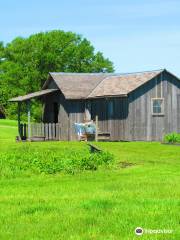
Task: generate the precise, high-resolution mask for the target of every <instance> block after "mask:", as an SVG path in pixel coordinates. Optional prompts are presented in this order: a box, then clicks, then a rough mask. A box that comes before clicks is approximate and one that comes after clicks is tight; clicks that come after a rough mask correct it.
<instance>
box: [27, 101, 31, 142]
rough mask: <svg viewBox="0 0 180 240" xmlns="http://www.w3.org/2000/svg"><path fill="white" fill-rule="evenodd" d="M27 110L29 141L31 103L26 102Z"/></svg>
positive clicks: (29, 136) (29, 134) (29, 137)
mask: <svg viewBox="0 0 180 240" xmlns="http://www.w3.org/2000/svg"><path fill="white" fill-rule="evenodd" d="M27 110H28V139H29V140H30V139H31V102H30V100H28V101H27Z"/></svg>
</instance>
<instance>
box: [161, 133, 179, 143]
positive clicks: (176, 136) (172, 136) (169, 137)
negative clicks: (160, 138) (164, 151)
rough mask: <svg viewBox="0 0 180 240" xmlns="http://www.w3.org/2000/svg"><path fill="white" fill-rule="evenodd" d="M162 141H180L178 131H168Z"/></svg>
mask: <svg viewBox="0 0 180 240" xmlns="http://www.w3.org/2000/svg"><path fill="white" fill-rule="evenodd" d="M164 141H165V142H167V143H180V134H179V133H175V132H172V133H169V134H167V135H165V136H164Z"/></svg>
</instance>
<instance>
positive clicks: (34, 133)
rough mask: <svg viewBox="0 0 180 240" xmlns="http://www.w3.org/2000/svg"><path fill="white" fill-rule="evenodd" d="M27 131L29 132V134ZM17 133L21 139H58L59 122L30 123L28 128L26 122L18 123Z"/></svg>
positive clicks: (59, 136) (59, 137) (59, 133)
mask: <svg viewBox="0 0 180 240" xmlns="http://www.w3.org/2000/svg"><path fill="white" fill-rule="evenodd" d="M28 129H30V131H28ZM28 132H29V133H30V134H29V136H28ZM19 134H20V138H21V139H22V140H25V139H29V140H32V141H38V140H40V141H43V140H46V141H47V140H60V139H61V128H60V123H31V125H30V128H28V124H20V129H19Z"/></svg>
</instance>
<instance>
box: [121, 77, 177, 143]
mask: <svg viewBox="0 0 180 240" xmlns="http://www.w3.org/2000/svg"><path fill="white" fill-rule="evenodd" d="M179 94H180V81H178V80H177V79H176V78H175V77H174V76H172V75H170V74H169V73H167V72H163V73H162V75H160V76H158V77H156V78H154V79H153V80H151V81H150V82H148V83H147V84H145V85H143V86H141V87H140V88H138V89H137V90H135V91H133V92H132V93H131V94H130V95H129V98H128V101H129V114H128V118H127V121H126V130H127V131H126V136H125V140H130V141H133V140H144V141H161V140H162V138H163V136H164V135H165V134H167V133H170V132H173V131H175V132H180V121H179V120H180V107H179V105H180V97H178V95H179ZM156 97H157V98H161V97H162V98H164V115H160V116H153V115H152V112H151V99H152V98H156ZM178 98H179V99H178Z"/></svg>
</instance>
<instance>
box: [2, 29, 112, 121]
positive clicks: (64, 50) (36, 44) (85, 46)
mask: <svg viewBox="0 0 180 240" xmlns="http://www.w3.org/2000/svg"><path fill="white" fill-rule="evenodd" d="M113 71H114V67H113V63H112V62H111V61H110V60H109V59H108V58H105V57H104V56H103V54H102V53H101V52H95V49H94V47H93V45H92V44H91V43H90V41H88V40H87V39H86V38H83V37H82V36H81V35H79V34H76V33H73V32H64V31H61V30H54V31H50V32H41V33H37V34H34V35H31V36H30V37H28V38H22V37H17V38H15V39H14V40H13V41H12V42H10V43H8V44H6V45H5V44H3V42H0V117H7V118H12V119H13V118H16V117H17V106H16V105H15V104H10V103H9V102H8V100H9V99H10V98H12V97H15V96H19V95H25V94H27V93H31V92H34V91H38V90H40V89H41V87H42V85H43V83H44V82H45V80H46V79H47V76H48V72H79V73H81V72H89V73H93V72H113ZM40 111H41V108H40V106H39V105H38V103H35V104H34V105H33V111H32V114H33V118H34V119H36V120H38V119H39V118H40Z"/></svg>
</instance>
